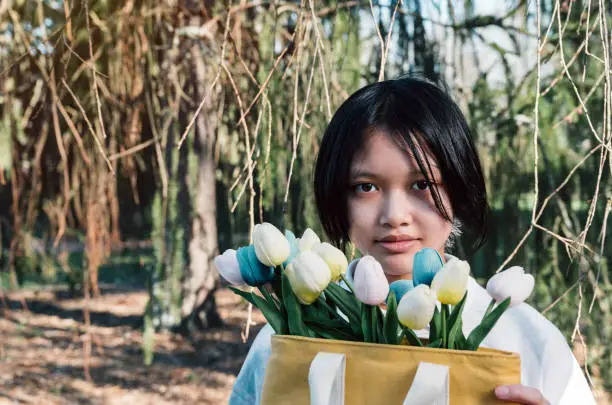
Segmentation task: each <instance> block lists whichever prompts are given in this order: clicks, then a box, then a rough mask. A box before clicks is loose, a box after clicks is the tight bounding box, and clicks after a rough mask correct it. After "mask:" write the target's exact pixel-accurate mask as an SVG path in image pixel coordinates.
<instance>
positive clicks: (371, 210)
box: [348, 130, 452, 282]
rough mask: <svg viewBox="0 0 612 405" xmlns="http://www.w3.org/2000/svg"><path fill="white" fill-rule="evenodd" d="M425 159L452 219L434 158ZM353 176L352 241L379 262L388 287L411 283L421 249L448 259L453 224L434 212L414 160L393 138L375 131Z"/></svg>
mask: <svg viewBox="0 0 612 405" xmlns="http://www.w3.org/2000/svg"><path fill="white" fill-rule="evenodd" d="M427 157H428V159H429V161H430V164H431V168H432V171H433V178H432V182H433V183H435V184H437V186H438V191H439V194H440V198H441V199H442V203H443V204H444V207H445V209H446V212H448V213H449V215H451V218H452V211H451V206H450V201H449V199H448V195H447V193H446V191H445V189H444V187H443V184H442V178H441V175H440V171H439V169H438V167H437V166H436V164H435V163H436V162H435V160H434V159H433V157H432V156H430V155H428V156H427ZM422 159H423V157H422ZM350 176H351V177H350V184H351V190H350V191H349V197H348V215H349V237H350V239H351V241H352V242H353V243H354V244H355V246H356V247H357V248H358V249H359V250H360V251H361V252H362V253H363V254H369V255H372V256H374V258H376V260H378V261H379V262H380V264H381V265H382V267H383V269H384V270H385V273H386V274H387V278H388V279H389V281H390V282H392V281H395V280H397V279H402V278H404V279H411V278H412V261H413V258H414V254H415V253H416V252H418V251H419V250H421V249H422V248H424V247H431V248H434V249H436V250H438V252H440V254H441V255H443V254H444V246H445V244H446V240H447V239H448V237H449V235H450V232H451V228H452V224H451V222H449V221H447V220H446V219H445V218H444V217H443V216H442V215H441V214H440V212H439V211H438V209H437V208H436V205H435V203H434V199H433V195H432V193H431V191H430V187H431V184H430V183H429V182H427V180H426V179H425V176H423V174H422V173H421V171H420V170H419V166H418V164H417V162H416V160H415V159H414V157H413V156H411V155H410V154H408V153H406V151H404V150H401V149H400V148H399V147H398V146H397V145H396V144H395V143H394V142H393V140H392V139H391V138H390V136H388V135H387V134H386V133H385V132H383V131H378V130H377V131H374V132H373V134H372V135H371V136H370V137H369V139H368V141H367V142H366V144H365V145H364V147H363V149H362V150H361V151H360V152H359V153H357V155H356V156H355V158H354V160H353V163H352V166H351V175H350Z"/></svg>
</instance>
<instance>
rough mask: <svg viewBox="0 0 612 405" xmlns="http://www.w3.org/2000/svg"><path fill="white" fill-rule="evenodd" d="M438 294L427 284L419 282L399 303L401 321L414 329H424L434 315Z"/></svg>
mask: <svg viewBox="0 0 612 405" xmlns="http://www.w3.org/2000/svg"><path fill="white" fill-rule="evenodd" d="M435 308H436V295H435V294H434V293H433V292H432V291H431V289H430V288H429V286H428V285H427V284H419V285H417V286H416V287H415V288H414V289H413V290H410V291H408V292H407V293H406V294H404V296H403V297H402V299H401V300H400V302H399V304H398V305H397V318H398V319H399V321H400V323H401V324H402V325H404V326H406V327H408V328H410V329H412V330H420V329H424V328H425V327H426V326H427V325H429V322H431V318H432V317H433V314H434V311H435Z"/></svg>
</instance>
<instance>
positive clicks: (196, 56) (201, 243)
mask: <svg viewBox="0 0 612 405" xmlns="http://www.w3.org/2000/svg"><path fill="white" fill-rule="evenodd" d="M200 20H201V19H200V18H199V17H196V18H194V19H192V21H191V25H192V26H200V25H201V23H202V21H200ZM201 46H202V45H201V42H200V41H194V42H193V43H192V46H191V49H190V52H189V56H190V60H189V63H190V67H191V69H190V70H191V71H192V77H193V78H194V79H195V83H194V99H195V100H198V101H201V100H202V99H204V97H207V92H208V91H212V92H213V93H212V94H210V95H208V97H207V101H206V103H205V104H204V107H203V108H202V112H201V113H200V114H199V115H198V117H197V119H196V123H195V136H196V139H195V144H194V145H195V146H194V150H195V154H196V160H197V173H196V186H195V198H194V201H193V215H192V220H191V240H190V241H189V259H190V260H189V266H188V267H187V268H186V269H185V275H184V278H183V285H182V305H181V317H182V322H181V329H182V330H185V331H190V330H192V329H194V328H198V329H202V328H207V327H210V326H214V325H220V324H221V319H220V317H219V315H218V312H217V308H216V304H215V297H214V293H215V290H216V289H217V287H218V285H219V275H218V273H217V272H216V270H215V268H214V265H213V259H214V257H215V255H217V254H218V239H217V217H216V212H217V210H216V184H215V169H216V167H215V160H214V154H213V152H214V143H215V134H216V130H217V118H216V109H215V105H216V103H215V100H216V99H217V98H218V97H217V94H216V91H217V90H216V89H212V90H211V89H210V85H211V84H212V82H213V80H214V76H215V74H216V66H214V65H212V64H206V63H205V60H204V58H203V55H202V50H201V48H200V47H201ZM207 59H208V60H212V58H210V56H207ZM215 60H216V59H215Z"/></svg>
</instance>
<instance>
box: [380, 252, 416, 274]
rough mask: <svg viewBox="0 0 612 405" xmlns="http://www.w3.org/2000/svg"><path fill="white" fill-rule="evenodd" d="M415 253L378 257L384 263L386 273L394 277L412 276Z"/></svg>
mask: <svg viewBox="0 0 612 405" xmlns="http://www.w3.org/2000/svg"><path fill="white" fill-rule="evenodd" d="M413 258H414V256H413V255H393V256H385V257H383V258H381V259H382V260H379V259H377V260H378V261H379V262H380V264H381V265H382V268H383V270H384V271H385V274H387V275H388V276H393V277H402V278H405V277H406V276H408V278H412V259H413Z"/></svg>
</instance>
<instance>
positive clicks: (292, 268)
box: [285, 250, 331, 305]
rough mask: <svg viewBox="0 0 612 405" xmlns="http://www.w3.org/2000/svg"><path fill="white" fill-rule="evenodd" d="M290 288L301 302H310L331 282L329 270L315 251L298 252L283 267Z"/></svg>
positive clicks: (307, 303)
mask: <svg viewBox="0 0 612 405" xmlns="http://www.w3.org/2000/svg"><path fill="white" fill-rule="evenodd" d="M285 274H286V275H287V279H288V280H289V284H290V285H291V289H292V290H293V292H294V293H295V295H296V297H297V298H298V300H299V301H300V302H301V303H302V304H306V305H309V304H312V303H313V302H315V301H316V300H317V298H318V297H319V295H321V293H322V292H323V290H325V288H326V287H327V285H328V284H329V283H330V282H331V272H330V270H329V267H328V266H327V264H326V263H325V261H324V260H323V259H322V258H321V257H320V256H319V255H318V254H316V253H315V252H313V251H310V250H307V251H305V252H300V253H298V255H297V256H296V257H295V259H293V260H292V261H291V263H289V265H288V266H287V268H285Z"/></svg>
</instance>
